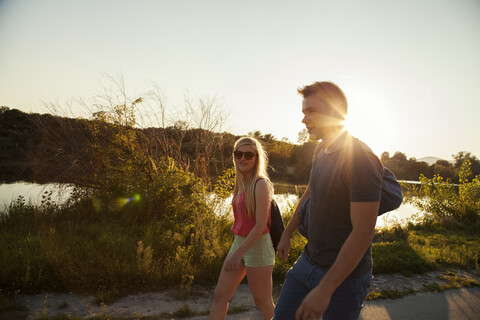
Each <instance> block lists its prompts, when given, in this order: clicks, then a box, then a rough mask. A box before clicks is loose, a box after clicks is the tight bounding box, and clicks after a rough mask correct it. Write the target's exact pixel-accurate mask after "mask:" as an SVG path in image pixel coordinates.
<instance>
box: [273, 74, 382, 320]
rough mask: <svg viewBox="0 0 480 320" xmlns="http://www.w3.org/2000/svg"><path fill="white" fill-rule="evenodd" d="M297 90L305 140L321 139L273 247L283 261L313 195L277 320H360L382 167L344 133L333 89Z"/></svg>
mask: <svg viewBox="0 0 480 320" xmlns="http://www.w3.org/2000/svg"><path fill="white" fill-rule="evenodd" d="M298 93H299V94H300V95H301V96H302V97H303V103H302V112H303V114H304V118H303V120H302V122H303V123H304V124H305V126H306V127H307V130H308V132H309V134H310V138H311V139H312V140H321V141H322V142H321V143H320V144H319V145H318V146H317V148H316V149H315V152H314V157H313V165H312V171H311V173H310V181H309V184H308V188H307V190H306V191H305V193H304V195H303V196H302V197H301V199H300V202H299V204H298V206H297V209H296V210H295V213H294V214H293V216H292V219H291V220H290V222H289V223H288V225H287V227H286V228H285V231H284V232H283V235H282V238H281V239H280V243H279V244H278V253H279V256H280V258H283V259H286V258H287V257H288V252H289V250H290V238H291V236H292V234H293V232H294V231H295V230H296V228H297V226H298V224H299V211H300V208H301V206H302V203H303V201H304V200H305V199H306V198H307V196H310V204H309V210H308V216H307V221H308V243H307V245H306V246H305V249H304V252H303V253H302V255H301V256H300V257H299V258H298V260H297V262H296V263H295V264H294V265H293V267H292V268H291V269H290V270H289V271H288V273H287V276H286V279H285V283H284V285H283V288H282V292H281V294H280V297H279V299H278V302H277V307H276V308H275V319H294V318H295V319H320V318H322V316H323V319H325V320H328V319H342V320H343V319H357V318H358V317H359V315H360V311H361V308H362V303H363V300H364V299H365V296H366V294H367V288H368V286H369V285H370V283H371V277H372V261H371V241H372V238H373V236H374V230H375V223H376V220H377V214H378V208H379V203H380V195H381V188H382V176H383V166H382V164H381V162H380V160H379V159H378V157H377V156H375V155H374V154H373V152H372V151H371V150H370V149H369V148H368V147H367V146H366V145H365V144H364V143H362V142H360V141H359V140H358V139H355V138H353V137H352V136H350V135H349V134H348V132H347V131H345V129H344V125H343V121H344V120H345V117H346V114H347V109H348V104H347V99H346V97H345V94H344V93H343V91H342V90H341V89H340V88H339V87H338V86H337V85H335V84H334V83H332V82H315V83H313V84H311V85H308V86H305V87H304V88H301V89H299V90H298ZM365 125H371V124H368V123H366V124H365Z"/></svg>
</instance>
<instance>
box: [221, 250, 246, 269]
mask: <svg viewBox="0 0 480 320" xmlns="http://www.w3.org/2000/svg"><path fill="white" fill-rule="evenodd" d="M242 265H243V261H242V256H241V255H239V254H237V252H235V253H233V254H231V255H229V256H228V257H227V259H226V260H225V271H235V270H238V269H239V268H240V267H242Z"/></svg>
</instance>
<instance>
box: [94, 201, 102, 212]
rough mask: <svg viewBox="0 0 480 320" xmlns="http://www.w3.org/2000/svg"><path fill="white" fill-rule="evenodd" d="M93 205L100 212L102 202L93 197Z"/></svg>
mask: <svg viewBox="0 0 480 320" xmlns="http://www.w3.org/2000/svg"><path fill="white" fill-rule="evenodd" d="M92 206H93V209H95V211H96V212H100V209H101V207H102V204H101V202H100V200H99V199H96V198H93V199H92Z"/></svg>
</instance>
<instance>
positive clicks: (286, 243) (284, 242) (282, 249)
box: [277, 232, 291, 260]
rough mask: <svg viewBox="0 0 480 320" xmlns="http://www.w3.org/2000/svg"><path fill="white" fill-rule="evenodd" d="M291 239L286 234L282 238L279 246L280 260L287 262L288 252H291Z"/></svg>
mask: <svg viewBox="0 0 480 320" xmlns="http://www.w3.org/2000/svg"><path fill="white" fill-rule="evenodd" d="M290 246H291V244H290V238H289V237H287V236H285V232H284V233H283V234H282V236H281V237H280V241H279V242H278V245H277V252H278V256H279V257H280V259H283V260H287V259H288V252H289V251H290Z"/></svg>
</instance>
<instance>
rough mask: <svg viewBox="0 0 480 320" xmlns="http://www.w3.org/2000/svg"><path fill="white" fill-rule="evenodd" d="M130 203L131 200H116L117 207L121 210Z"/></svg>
mask: <svg viewBox="0 0 480 320" xmlns="http://www.w3.org/2000/svg"><path fill="white" fill-rule="evenodd" d="M131 201H132V198H118V199H117V205H118V206H119V207H120V208H121V207H123V206H124V205H126V204H127V203H129V202H131Z"/></svg>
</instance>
